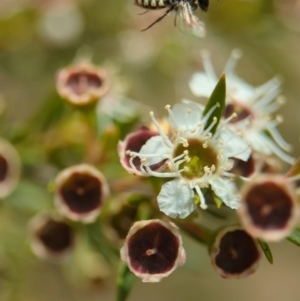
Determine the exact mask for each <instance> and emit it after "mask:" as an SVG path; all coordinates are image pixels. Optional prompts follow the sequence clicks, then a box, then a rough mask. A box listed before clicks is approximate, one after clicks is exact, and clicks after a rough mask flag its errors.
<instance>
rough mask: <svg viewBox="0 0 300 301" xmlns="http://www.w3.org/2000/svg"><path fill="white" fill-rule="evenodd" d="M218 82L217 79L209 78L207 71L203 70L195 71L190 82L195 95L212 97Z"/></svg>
mask: <svg viewBox="0 0 300 301" xmlns="http://www.w3.org/2000/svg"><path fill="white" fill-rule="evenodd" d="M216 84H217V82H216V81H214V80H213V79H211V78H209V77H208V76H207V75H206V73H203V72H197V73H195V74H194V75H193V76H192V79H191V81H190V83H189V85H190V89H191V90H192V92H193V94H194V95H196V96H200V97H201V96H203V97H207V98H208V97H210V95H211V93H212V91H213V90H214V88H215V85H216Z"/></svg>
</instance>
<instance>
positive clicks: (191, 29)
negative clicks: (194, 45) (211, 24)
mask: <svg viewBox="0 0 300 301" xmlns="http://www.w3.org/2000/svg"><path fill="white" fill-rule="evenodd" d="M175 25H178V27H179V28H180V29H182V30H183V31H185V32H188V33H190V34H192V35H195V36H197V37H200V38H203V37H204V36H205V25H204V23H203V22H201V21H200V20H199V18H198V17H197V16H196V15H195V14H194V13H193V11H192V8H191V5H190V4H189V3H188V2H185V3H182V4H180V6H178V8H177V12H176V19H175Z"/></svg>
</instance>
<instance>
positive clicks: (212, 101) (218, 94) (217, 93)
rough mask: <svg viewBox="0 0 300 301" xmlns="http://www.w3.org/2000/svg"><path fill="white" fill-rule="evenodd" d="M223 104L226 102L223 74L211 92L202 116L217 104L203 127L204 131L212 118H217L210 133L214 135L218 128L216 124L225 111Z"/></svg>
mask: <svg viewBox="0 0 300 301" xmlns="http://www.w3.org/2000/svg"><path fill="white" fill-rule="evenodd" d="M225 102H226V77H225V74H223V75H222V76H221V78H220V80H219V82H218V83H217V85H216V87H215V89H214V90H213V92H212V94H211V96H210V98H209V100H208V103H207V104H206V107H205V109H204V112H203V115H204V116H205V115H206V114H207V113H208V112H209V110H210V109H211V108H212V107H213V106H214V105H216V104H218V107H217V108H216V109H215V110H214V112H213V113H212V114H211V115H210V117H209V118H208V120H207V122H206V125H205V129H206V128H208V127H209V126H210V124H211V123H212V122H213V118H214V117H216V118H217V123H216V124H215V125H214V126H213V128H212V129H211V131H210V132H211V133H212V134H214V133H215V132H216V130H217V128H218V124H219V122H220V120H221V117H222V115H223V112H224V109H225Z"/></svg>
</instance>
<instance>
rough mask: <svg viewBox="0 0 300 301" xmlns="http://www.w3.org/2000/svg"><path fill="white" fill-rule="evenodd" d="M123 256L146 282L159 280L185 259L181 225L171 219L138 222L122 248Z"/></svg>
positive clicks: (131, 268)
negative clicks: (179, 227)
mask: <svg viewBox="0 0 300 301" xmlns="http://www.w3.org/2000/svg"><path fill="white" fill-rule="evenodd" d="M121 258H122V260H123V262H124V263H125V264H127V265H128V267H129V269H130V270H131V271H132V272H133V273H134V274H135V275H136V276H138V277H140V278H142V280H143V282H159V281H160V280H161V279H162V278H164V277H167V276H169V275H170V274H171V273H172V272H173V271H174V270H175V269H176V268H177V266H179V265H182V264H184V262H185V251H184V249H183V247H182V240H181V236H180V234H179V231H178V228H177V227H176V226H175V225H174V224H173V223H171V222H168V221H161V220H148V221H139V222H136V223H135V224H134V225H133V226H132V228H131V229H130V230H129V232H128V235H127V237H126V240H125V244H124V246H123V247H122V249H121Z"/></svg>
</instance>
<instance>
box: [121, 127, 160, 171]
mask: <svg viewBox="0 0 300 301" xmlns="http://www.w3.org/2000/svg"><path fill="white" fill-rule="evenodd" d="M157 135H158V133H157V132H154V131H150V130H149V129H148V128H146V127H140V128H139V129H138V130H137V131H135V132H134V133H131V134H129V135H128V136H127V137H126V138H125V140H124V141H119V144H118V153H119V157H120V162H121V164H122V166H123V167H124V168H125V169H126V170H127V171H128V172H129V173H131V174H134V175H143V171H142V170H141V159H140V158H139V157H137V156H134V153H138V152H139V151H140V150H141V148H142V147H143V145H145V144H146V142H147V141H148V140H149V139H150V138H152V137H154V136H157ZM164 162H165V161H162V162H159V163H157V164H154V165H152V166H151V169H152V170H159V169H160V168H161V167H162V166H163V164H164Z"/></svg>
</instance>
